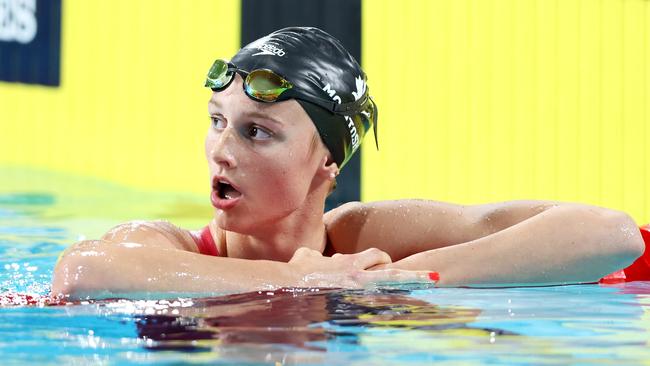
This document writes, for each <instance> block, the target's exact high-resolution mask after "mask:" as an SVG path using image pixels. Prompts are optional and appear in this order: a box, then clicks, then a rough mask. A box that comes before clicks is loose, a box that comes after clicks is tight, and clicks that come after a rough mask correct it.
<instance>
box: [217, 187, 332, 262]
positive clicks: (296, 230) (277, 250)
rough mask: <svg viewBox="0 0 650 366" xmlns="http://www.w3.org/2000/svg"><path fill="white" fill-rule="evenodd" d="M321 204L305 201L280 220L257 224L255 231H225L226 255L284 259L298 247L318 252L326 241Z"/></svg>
mask: <svg viewBox="0 0 650 366" xmlns="http://www.w3.org/2000/svg"><path fill="white" fill-rule="evenodd" d="M324 206H325V203H324V200H316V202H306V203H305V204H303V205H302V207H300V208H299V209H298V210H296V211H294V212H292V213H291V214H289V215H287V216H285V217H283V218H282V219H279V220H274V221H273V222H270V223H266V224H260V225H259V226H258V227H256V229H255V232H249V233H245V234H242V233H235V232H226V247H227V253H228V256H229V257H234V258H245V259H266V260H275V261H282V262H288V261H289V260H290V259H291V257H292V256H293V253H294V252H295V251H296V250H297V249H298V248H300V247H307V248H310V249H314V250H317V251H319V252H321V253H322V252H323V251H324V250H325V246H326V244H327V234H326V231H325V224H324V223H323V210H324Z"/></svg>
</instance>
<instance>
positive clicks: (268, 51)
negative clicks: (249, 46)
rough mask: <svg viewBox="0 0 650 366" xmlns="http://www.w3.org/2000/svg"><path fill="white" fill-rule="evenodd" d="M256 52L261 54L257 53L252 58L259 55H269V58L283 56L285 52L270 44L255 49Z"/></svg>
mask: <svg viewBox="0 0 650 366" xmlns="http://www.w3.org/2000/svg"><path fill="white" fill-rule="evenodd" d="M257 49H258V50H260V51H262V52H258V53H256V54H254V55H252V56H259V55H270V56H280V57H282V56H284V55H285V52H284V50H283V49H282V48H280V47H276V46H274V45H272V44H270V43H264V44H262V45H261V46H259V47H257Z"/></svg>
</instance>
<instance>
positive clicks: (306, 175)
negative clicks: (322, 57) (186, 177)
mask: <svg viewBox="0 0 650 366" xmlns="http://www.w3.org/2000/svg"><path fill="white" fill-rule="evenodd" d="M208 112H209V114H210V118H211V126H210V129H209V131H208V134H207V137H206V139H205V154H206V157H207V160H208V165H209V168H210V175H211V180H212V181H211V184H212V183H213V188H214V189H213V192H212V202H213V205H214V206H215V207H216V215H215V217H216V219H217V224H218V225H219V226H220V227H221V228H223V229H226V230H230V231H235V232H240V233H253V232H254V231H255V230H256V229H262V228H264V227H266V226H268V225H273V224H274V223H276V222H278V221H279V220H281V219H283V218H285V217H287V216H290V215H292V214H293V215H299V214H300V208H301V207H302V206H303V205H304V204H305V203H306V202H308V200H310V199H313V197H311V196H313V194H312V193H313V192H314V191H315V190H316V189H320V187H321V185H322V184H329V179H330V178H329V177H330V171H329V170H331V169H332V164H327V157H328V151H327V149H326V148H325V146H324V145H323V144H322V142H321V141H320V138H318V136H317V134H316V128H315V126H314V124H313V123H312V121H311V120H310V119H309V116H308V115H307V113H306V112H305V111H304V110H303V109H302V107H300V104H298V102H296V101H295V100H287V101H282V102H276V103H261V102H256V101H253V100H252V99H250V98H249V97H247V96H246V95H245V94H244V92H243V89H242V79H241V77H240V76H239V75H237V76H236V79H235V80H233V82H232V84H231V85H230V86H229V87H228V88H227V89H226V90H223V91H220V92H218V93H212V97H211V98H210V101H209V103H208ZM334 168H336V167H335V164H334ZM219 177H221V178H224V179H223V180H224V181H227V182H228V183H230V186H228V185H224V184H216V183H218V182H215V181H214V180H215V179H217V180H218V178H219ZM233 187H234V188H236V189H233ZM321 200H323V201H324V197H322V198H321Z"/></svg>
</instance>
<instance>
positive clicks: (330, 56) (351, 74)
mask: <svg viewBox="0 0 650 366" xmlns="http://www.w3.org/2000/svg"><path fill="white" fill-rule="evenodd" d="M231 63H232V64H234V65H235V66H236V67H237V68H239V69H242V70H245V71H249V72H250V71H252V70H256V69H269V70H271V71H273V72H275V73H277V74H278V75H280V76H282V77H284V78H285V79H287V80H288V81H289V82H291V83H292V84H293V85H294V88H295V91H296V92H298V93H299V94H303V95H306V96H309V97H312V98H314V97H315V98H317V99H322V100H323V101H326V102H328V103H331V102H332V101H335V102H337V103H339V104H341V103H350V102H355V101H358V100H359V101H362V103H360V105H358V106H357V107H356V108H355V109H353V110H350V111H346V112H336V113H335V112H332V111H330V110H327V109H325V108H323V107H321V106H318V105H316V104H315V103H310V102H307V101H304V100H301V99H296V100H297V101H298V103H300V105H301V106H302V108H303V109H304V110H305V112H307V114H308V115H309V117H310V118H311V120H312V121H313V122H314V124H315V125H316V130H317V131H318V134H319V135H320V137H321V139H322V141H323V143H324V144H325V146H327V148H328V149H329V151H330V153H331V154H332V159H333V160H334V161H335V162H336V163H337V164H338V166H339V167H343V166H344V165H345V163H347V162H348V160H349V159H350V157H351V156H352V155H353V154H354V152H355V151H356V150H357V148H358V147H359V145H360V144H361V140H362V139H363V137H364V136H365V134H366V132H367V131H368V130H369V129H370V126H371V125H373V126H374V134H375V143H377V124H376V120H377V106H376V105H375V103H374V101H373V100H372V99H371V98H370V95H369V92H368V87H367V85H366V81H367V77H366V74H365V73H364V72H363V70H362V69H361V66H359V64H358V63H357V61H356V60H355V59H354V57H352V55H350V53H349V52H348V51H347V50H346V49H345V48H344V47H343V45H342V44H341V42H339V40H338V39H336V38H334V37H333V36H331V35H330V34H328V33H326V32H324V31H323V30H321V29H318V28H314V27H290V28H284V29H280V30H278V31H275V32H273V33H271V34H269V35H268V36H265V37H262V38H260V39H258V40H257V41H254V42H252V43H250V44H248V45H246V46H245V47H243V48H242V49H240V50H239V52H237V54H236V55H235V56H234V57H233V58H232V60H231Z"/></svg>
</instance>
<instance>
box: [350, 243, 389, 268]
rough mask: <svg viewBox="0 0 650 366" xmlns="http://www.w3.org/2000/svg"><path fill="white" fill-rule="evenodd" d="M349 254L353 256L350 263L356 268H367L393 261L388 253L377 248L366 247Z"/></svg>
mask: <svg viewBox="0 0 650 366" xmlns="http://www.w3.org/2000/svg"><path fill="white" fill-rule="evenodd" d="M350 256H351V258H353V261H352V265H353V266H354V268H357V269H368V268H370V267H374V266H378V265H382V264H389V263H391V262H392V261H393V260H392V259H391V258H390V256H389V255H388V253H386V252H384V251H382V250H379V249H377V248H370V249H366V250H364V251H363V252H359V253H356V254H351V255H350Z"/></svg>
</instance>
